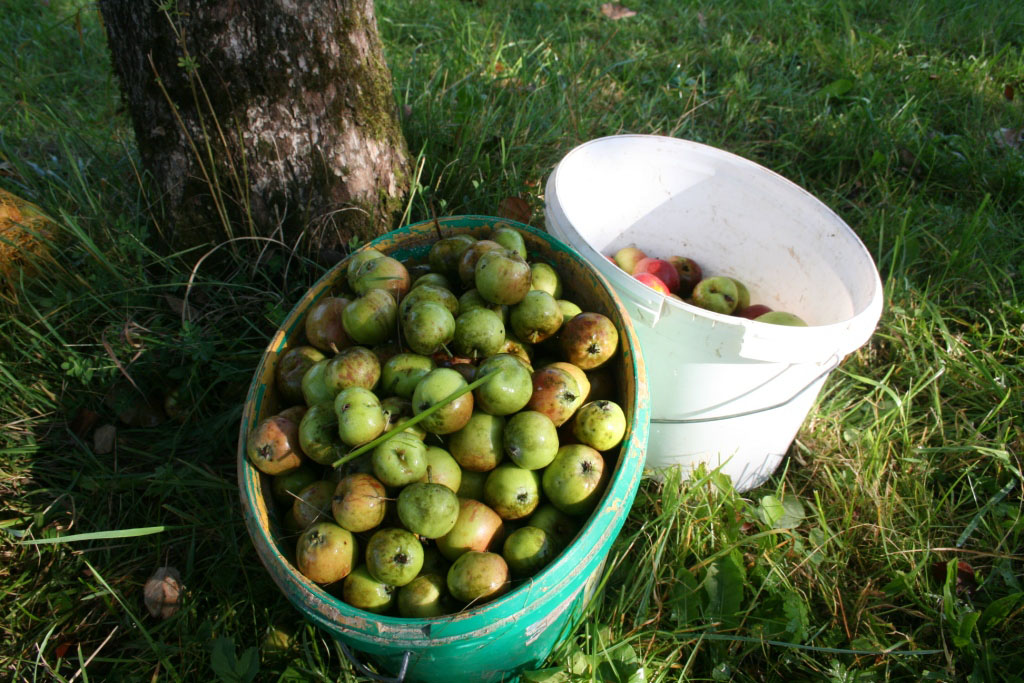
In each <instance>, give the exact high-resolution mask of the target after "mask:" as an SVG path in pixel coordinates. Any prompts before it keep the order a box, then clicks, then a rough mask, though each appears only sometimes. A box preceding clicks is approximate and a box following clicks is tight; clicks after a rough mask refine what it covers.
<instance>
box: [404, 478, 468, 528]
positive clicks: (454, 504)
mask: <svg viewBox="0 0 1024 683" xmlns="http://www.w3.org/2000/svg"><path fill="white" fill-rule="evenodd" d="M397 505H398V518H399V519H400V520H402V524H403V525H405V527H406V528H407V529H409V530H410V531H412V532H413V533H416V534H419V535H420V536H422V537H424V538H440V537H441V536H444V535H445V534H447V533H448V532H449V531H451V530H452V527H453V526H455V522H456V520H457V519H458V517H459V499H458V497H457V496H456V495H455V492H454V491H452V490H451V489H450V488H448V487H447V486H445V485H444V484H426V483H422V482H414V483H412V484H409V485H408V486H406V487H405V488H403V489H402V490H401V491H400V492H399V493H398V504H397Z"/></svg>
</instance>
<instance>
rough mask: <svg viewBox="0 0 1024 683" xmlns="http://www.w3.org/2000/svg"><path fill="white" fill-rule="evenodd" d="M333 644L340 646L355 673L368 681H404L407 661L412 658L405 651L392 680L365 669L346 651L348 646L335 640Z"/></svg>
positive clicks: (350, 652)
mask: <svg viewBox="0 0 1024 683" xmlns="http://www.w3.org/2000/svg"><path fill="white" fill-rule="evenodd" d="M335 642H336V643H338V645H340V646H341V651H342V653H343V654H344V655H345V658H346V659H347V660H348V661H349V662H350V663H351V664H352V666H353V667H355V669H356V671H358V672H359V674H360V675H362V676H364V677H366V678H368V679H370V680H371V681H384V682H385V683H402V681H404V680H405V672H406V671H408V669H409V659H410V658H411V657H412V652H411V651H410V650H406V651H405V652H404V653H403V654H402V666H401V667H400V668H399V669H398V675H397V676H395V677H394V678H390V677H388V676H381V675H379V674H375V673H373V672H372V671H370V670H369V669H367V668H366V665H365V664H363V663H362V662H360V661H359V660H358V659H356V656H355V655H354V654H353V653H352V650H350V649H348V645H346V644H345V643H343V642H341V641H340V640H336V641H335Z"/></svg>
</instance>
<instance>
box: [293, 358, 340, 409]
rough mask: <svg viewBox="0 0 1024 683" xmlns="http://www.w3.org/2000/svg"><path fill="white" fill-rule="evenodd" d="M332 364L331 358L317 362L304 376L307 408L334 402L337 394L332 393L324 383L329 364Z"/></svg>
mask: <svg viewBox="0 0 1024 683" xmlns="http://www.w3.org/2000/svg"><path fill="white" fill-rule="evenodd" d="M330 362H331V359H330V358H324V359H323V360H320V361H317V362H316V363H314V364H313V365H312V366H311V367H310V368H309V369H308V370H307V371H306V374H304V375H303V376H302V384H301V389H302V399H303V400H304V401H305V403H306V405H307V406H315V405H316V404H317V403H324V402H325V401H333V400H334V396H335V393H336V392H334V391H331V390H330V389H329V388H328V387H327V383H326V382H325V381H324V375H325V373H326V371H327V364H328V363H330Z"/></svg>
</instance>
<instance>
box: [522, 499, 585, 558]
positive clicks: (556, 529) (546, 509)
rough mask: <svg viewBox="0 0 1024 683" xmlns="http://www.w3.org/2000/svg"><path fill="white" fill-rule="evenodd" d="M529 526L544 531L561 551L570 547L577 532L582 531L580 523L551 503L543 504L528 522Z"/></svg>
mask: <svg viewBox="0 0 1024 683" xmlns="http://www.w3.org/2000/svg"><path fill="white" fill-rule="evenodd" d="M526 524H527V526H534V527H537V528H538V529H543V530H544V531H546V532H547V533H548V536H549V537H550V538H551V540H552V541H553V542H554V543H555V546H556V547H557V548H558V549H559V550H561V549H562V548H564V547H566V546H567V545H569V543H571V542H572V540H573V538H575V537H576V532H578V531H579V530H580V522H579V521H578V520H577V519H575V518H573V517H570V516H569V515H567V514H565V513H564V512H562V511H561V510H559V509H558V508H556V507H555V506H554V505H552V504H551V503H541V504H540V505H539V506H538V507H537V509H536V510H534V511H533V514H532V515H530V516H529V518H527V520H526Z"/></svg>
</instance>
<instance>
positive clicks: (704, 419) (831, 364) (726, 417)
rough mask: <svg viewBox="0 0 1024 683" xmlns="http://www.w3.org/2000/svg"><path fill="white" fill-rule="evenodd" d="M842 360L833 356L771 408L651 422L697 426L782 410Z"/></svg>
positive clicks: (661, 419)
mask: <svg viewBox="0 0 1024 683" xmlns="http://www.w3.org/2000/svg"><path fill="white" fill-rule="evenodd" d="M841 360H842V359H841V358H840V357H839V354H833V355H832V357H831V358H830V359H829V364H828V367H826V368H825V369H824V370H823V371H822V372H821V373H820V374H818V375H817V376H816V377H815V378H814V379H812V380H811V381H810V382H808V383H807V384H806V385H804V386H803V388H801V389H800V390H798V391H797V392H796V393H795V394H793V395H792V396H790V397H789V398H787V399H786V400H785V401H780V402H778V403H775V404H773V405H770V406H765V407H763V408H757V409H755V410H746V411H744V412H742V413H733V414H732V415H718V416H716V417H699V418H688V419H683V420H680V419H672V418H657V417H652V418H651V422H652V423H657V424H673V425H681V424H696V423H699V422H718V421H719V420H732V419H733V418H737V417H747V416H748V415H757V414H758V413H766V412H768V411H769V410H775V409H776V408H781V407H782V406H786V405H789V404H790V403H792V402H793V401H795V400H796V399H798V398H799V397H800V395H801V394H803V393H804V392H805V391H807V390H808V389H810V388H811V387H813V386H814V385H815V383H817V381H818V380H820V379H821V378H822V377H825V376H826V375H827V374H828V373H830V372H832V371H833V370H835V369H836V368H837V367H839V361H841Z"/></svg>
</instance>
